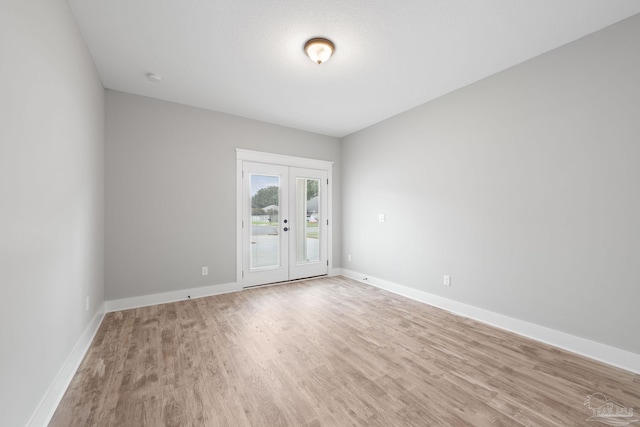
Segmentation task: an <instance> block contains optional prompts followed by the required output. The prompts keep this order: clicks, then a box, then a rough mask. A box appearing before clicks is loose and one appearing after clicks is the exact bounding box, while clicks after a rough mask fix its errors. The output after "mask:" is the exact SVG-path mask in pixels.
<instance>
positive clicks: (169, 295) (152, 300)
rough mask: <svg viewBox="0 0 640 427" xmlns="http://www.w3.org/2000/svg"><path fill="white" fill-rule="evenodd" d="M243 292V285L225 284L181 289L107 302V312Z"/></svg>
mask: <svg viewBox="0 0 640 427" xmlns="http://www.w3.org/2000/svg"><path fill="white" fill-rule="evenodd" d="M241 290H242V285H240V284H238V283H236V282H233V283H224V284H221V285H211V286H202V287H200V288H191V289H181V290H179V291H171V292H163V293H160V294H152V295H143V296H139V297H132V298H123V299H116V300H110V301H105V311H106V312H107V313H109V312H112V311H120V310H128V309H131V308H138V307H146V306H149V305H156V304H166V303H168V302H175V301H182V300H186V299H189V298H191V299H193V298H202V297H209V296H212V295H220V294H227V293H229V292H237V291H241Z"/></svg>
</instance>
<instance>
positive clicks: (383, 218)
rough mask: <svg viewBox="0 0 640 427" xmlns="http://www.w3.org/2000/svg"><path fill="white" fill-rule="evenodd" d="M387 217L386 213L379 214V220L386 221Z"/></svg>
mask: <svg viewBox="0 0 640 427" xmlns="http://www.w3.org/2000/svg"><path fill="white" fill-rule="evenodd" d="M385 219H386V218H385V216H384V214H379V215H378V221H380V222H384V221H385Z"/></svg>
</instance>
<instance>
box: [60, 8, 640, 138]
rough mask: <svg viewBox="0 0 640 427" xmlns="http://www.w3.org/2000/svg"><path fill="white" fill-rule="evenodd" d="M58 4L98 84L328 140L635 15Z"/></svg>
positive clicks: (627, 11) (624, 11)
mask: <svg viewBox="0 0 640 427" xmlns="http://www.w3.org/2000/svg"><path fill="white" fill-rule="evenodd" d="M69 4H70V5H71V8H72V10H73V13H74V15H75V17H76V20H77V21H78V24H79V26H80V29H81V31H82V33H83V36H84V38H85V40H86V42H87V45H88V46H89V50H90V51H91V54H92V55H93V58H94V60H95V63H96V66H97V67H98V71H99V73H100V76H101V78H102V82H103V84H104V86H105V87H106V88H109V89H115V90H120V91H124V92H129V93H134V94H139V95H145V96H149V97H153V98H159V99H165V100H169V101H174V102H179V103H183V104H187V105H193V106H196V107H202V108H206V109H210V110H216V111H221V112H225V113H229V114H234V115H238V116H244V117H249V118H252V119H257V120H262V121H266V122H271V123H276V124H280V125H283V126H289V127H293V128H298V129H304V130H308V131H312V132H318V133H322V134H326V135H332V136H337V137H342V136H344V135H348V134H350V133H352V132H354V131H357V130H359V129H362V128H364V127H367V126H369V125H371V124H374V123H377V122H379V121H381V120H383V119H385V118H387V117H390V116H393V115H395V114H398V113H400V112H402V111H406V110H408V109H410V108H412V107H415V106H417V105H420V104H423V103H425V102H427V101H429V100H432V99H434V98H436V97H439V96H441V95H443V94H446V93H448V92H451V91H453V90H456V89H458V88H460V87H463V86H465V85H468V84H470V83H472V82H475V81H477V80H480V79H482V78H484V77H487V76H489V75H491V74H495V73H496V72H498V71H501V70H503V69H505V68H508V67H511V66H513V65H515V64H518V63H520V62H522V61H525V60H527V59H529V58H532V57H534V56H537V55H539V54H541V53H543V52H546V51H549V50H551V49H554V48H556V47H558V46H561V45H563V44H566V43H568V42H571V41H573V40H576V39H578V38H580V37H582V36H585V35H587V34H589V33H592V32H594V31H596V30H599V29H601V28H603V27H605V26H607V25H610V24H613V23H615V22H617V21H620V20H622V19H624V18H626V17H628V16H631V15H634V14H636V13H640V1H637V0H316V1H306V0H69ZM316 36H323V37H327V38H329V39H331V40H332V41H333V42H334V43H335V45H336V52H335V55H334V56H333V58H332V59H331V60H330V61H329V62H327V63H325V64H322V65H317V64H314V63H312V62H311V60H309V59H308V58H307V57H306V56H305V54H304V52H303V45H304V43H305V42H306V41H307V40H308V39H309V38H312V37H316ZM147 73H156V74H159V75H161V76H162V77H163V81H162V82H161V83H151V82H149V80H147V78H146V74H147Z"/></svg>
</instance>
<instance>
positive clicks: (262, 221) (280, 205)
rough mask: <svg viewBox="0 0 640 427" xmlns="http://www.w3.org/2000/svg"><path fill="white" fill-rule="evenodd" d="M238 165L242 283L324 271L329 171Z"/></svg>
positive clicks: (247, 163) (325, 272) (275, 279)
mask: <svg viewBox="0 0 640 427" xmlns="http://www.w3.org/2000/svg"><path fill="white" fill-rule="evenodd" d="M240 165H241V167H242V174H241V177H240V179H241V181H242V184H241V187H242V189H241V199H242V200H241V204H239V207H240V205H241V216H242V224H241V233H239V235H241V242H240V245H241V256H242V262H241V269H242V271H241V274H240V279H241V282H242V285H243V287H247V286H255V285H262V284H268V283H277V282H284V281H288V280H295V279H301V278H305V277H314V276H320V275H326V274H328V271H329V261H328V241H329V239H328V226H329V217H328V212H329V210H328V171H327V170H322V169H313V168H303V167H292V166H286V165H281V164H269V163H260V162H251V161H242V162H240V163H239V166H240ZM239 252H240V251H239Z"/></svg>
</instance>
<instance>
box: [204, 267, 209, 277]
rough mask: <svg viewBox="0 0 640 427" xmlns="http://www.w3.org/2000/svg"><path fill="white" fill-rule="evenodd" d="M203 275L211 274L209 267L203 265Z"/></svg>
mask: <svg viewBox="0 0 640 427" xmlns="http://www.w3.org/2000/svg"><path fill="white" fill-rule="evenodd" d="M202 275H203V276H208V275H209V267H202Z"/></svg>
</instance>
